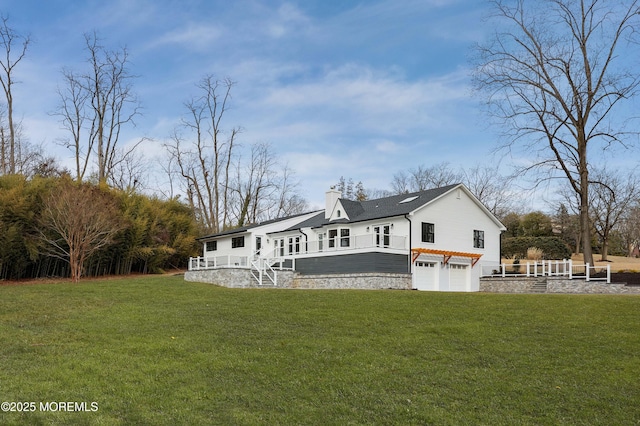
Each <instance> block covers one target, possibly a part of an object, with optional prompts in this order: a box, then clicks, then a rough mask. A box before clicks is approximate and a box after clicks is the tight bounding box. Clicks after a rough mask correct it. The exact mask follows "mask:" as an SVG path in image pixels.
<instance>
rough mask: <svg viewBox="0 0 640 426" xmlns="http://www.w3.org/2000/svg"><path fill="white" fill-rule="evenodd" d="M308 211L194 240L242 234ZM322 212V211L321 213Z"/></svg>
mask: <svg viewBox="0 0 640 426" xmlns="http://www.w3.org/2000/svg"><path fill="white" fill-rule="evenodd" d="M309 213H310V212H307V213H299V214H294V215H291V216H287V217H280V218H277V219H270V220H266V221H264V222H259V223H252V224H250V225H246V226H241V227H239V228H232V229H227V230H225V231H221V232H218V233H215V234H209V235H205V236H203V237H198V238H196V241H202V240H208V239H211V238H217V237H224V236H228V235H233V234H242V233H244V232H247V231H249V230H251V229H253V228H257V227H258V226H262V225H269V224H272V223H276V222H280V221H282V220H286V219H291V218H294V217H297V216H304V215H306V214H309ZM322 214H324V212H323V213H322Z"/></svg>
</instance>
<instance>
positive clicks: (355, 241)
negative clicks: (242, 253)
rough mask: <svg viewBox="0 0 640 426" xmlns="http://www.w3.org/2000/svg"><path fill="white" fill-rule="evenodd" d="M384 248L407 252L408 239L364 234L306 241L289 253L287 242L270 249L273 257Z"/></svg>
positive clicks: (295, 246)
mask: <svg viewBox="0 0 640 426" xmlns="http://www.w3.org/2000/svg"><path fill="white" fill-rule="evenodd" d="M372 248H382V249H391V250H407V249H408V248H409V247H408V246H407V237H404V236H400V235H382V234H379V235H377V234H372V233H371V234H363V235H352V236H346V237H340V236H337V237H334V238H327V239H324V240H312V241H304V239H301V241H300V242H299V244H295V243H294V245H293V247H292V253H290V252H289V243H288V241H287V240H285V243H284V246H283V247H274V248H270V249H269V250H270V253H269V255H270V256H271V257H275V258H277V257H283V256H295V255H300V254H317V253H330V252H335V251H348V250H361V249H372Z"/></svg>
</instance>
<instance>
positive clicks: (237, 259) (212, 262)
mask: <svg viewBox="0 0 640 426" xmlns="http://www.w3.org/2000/svg"><path fill="white" fill-rule="evenodd" d="M248 266H249V258H248V257H247V256H212V257H190V258H189V270H190V271H200V270H203V269H215V268H237V267H244V268H246V267H248Z"/></svg>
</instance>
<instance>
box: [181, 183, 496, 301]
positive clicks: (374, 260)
mask: <svg viewBox="0 0 640 426" xmlns="http://www.w3.org/2000/svg"><path fill="white" fill-rule="evenodd" d="M505 230H506V228H505V227H504V226H503V225H502V224H501V223H500V221H498V219H497V218H496V217H495V216H493V215H492V214H491V212H489V210H488V209H487V208H486V207H485V206H483V205H482V203H480V202H479V201H478V199H477V198H476V197H475V196H473V194H471V192H470V191H469V190H468V189H467V188H466V187H465V186H464V185H462V184H457V185H450V186H446V187H442V188H436V189H431V190H427V191H421V192H415V193H410V194H402V195H394V196H391V197H385V198H379V199H375V200H366V201H361V202H359V201H352V200H347V199H342V198H340V193H339V192H338V191H335V190H330V191H328V192H327V193H326V198H325V209H324V210H321V211H317V212H312V213H307V214H304V215H298V216H293V217H288V218H284V219H278V220H273V221H270V222H265V223H261V224H255V225H251V226H246V227H243V228H239V229H234V230H231V231H227V232H222V233H218V234H214V235H208V236H204V237H202V238H200V239H199V240H200V241H201V242H202V243H203V255H202V257H199V258H193V259H191V260H190V271H189V272H188V273H187V276H186V279H189V280H194V281H206V282H215V283H217V284H220V285H228V286H237V283H234V282H229V281H230V280H231V281H233V280H235V279H241V280H249V281H254V284H255V285H256V286H259V285H267V284H275V285H281V286H288V287H312V288H320V287H324V288H413V289H418V290H434V291H438V290H439V291H478V289H479V278H480V266H482V265H483V264H484V265H498V264H499V263H500V235H501V233H502V232H503V231H505ZM230 268H231V269H237V270H243V269H244V270H248V271H250V272H251V275H250V276H249V275H247V274H245V275H244V276H245V277H250V278H241V277H242V275H239V274H230V273H229V271H228V270H229V269H230ZM221 270H225V272H224V273H216V272H215V271H221ZM211 271H213V272H211ZM284 271H288V274H289V275H288V278H287V279H286V280H280V282H278V280H277V274H279V273H284ZM319 277H322V279H320V278H319ZM376 280H377V282H380V283H382V284H380V285H378V286H376V285H373V284H372V281H376ZM225 281H226V282H225ZM242 286H249V284H248V283H246V282H245V284H243V285H242Z"/></svg>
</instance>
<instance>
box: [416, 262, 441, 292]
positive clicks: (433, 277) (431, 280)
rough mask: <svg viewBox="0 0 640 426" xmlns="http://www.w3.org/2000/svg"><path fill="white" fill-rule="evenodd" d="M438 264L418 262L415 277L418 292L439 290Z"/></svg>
mask: <svg viewBox="0 0 640 426" xmlns="http://www.w3.org/2000/svg"><path fill="white" fill-rule="evenodd" d="M437 266H438V264H437V263H436V262H416V263H415V269H414V271H415V273H414V276H413V280H414V285H415V287H416V288H417V289H418V290H438V267H437Z"/></svg>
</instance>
